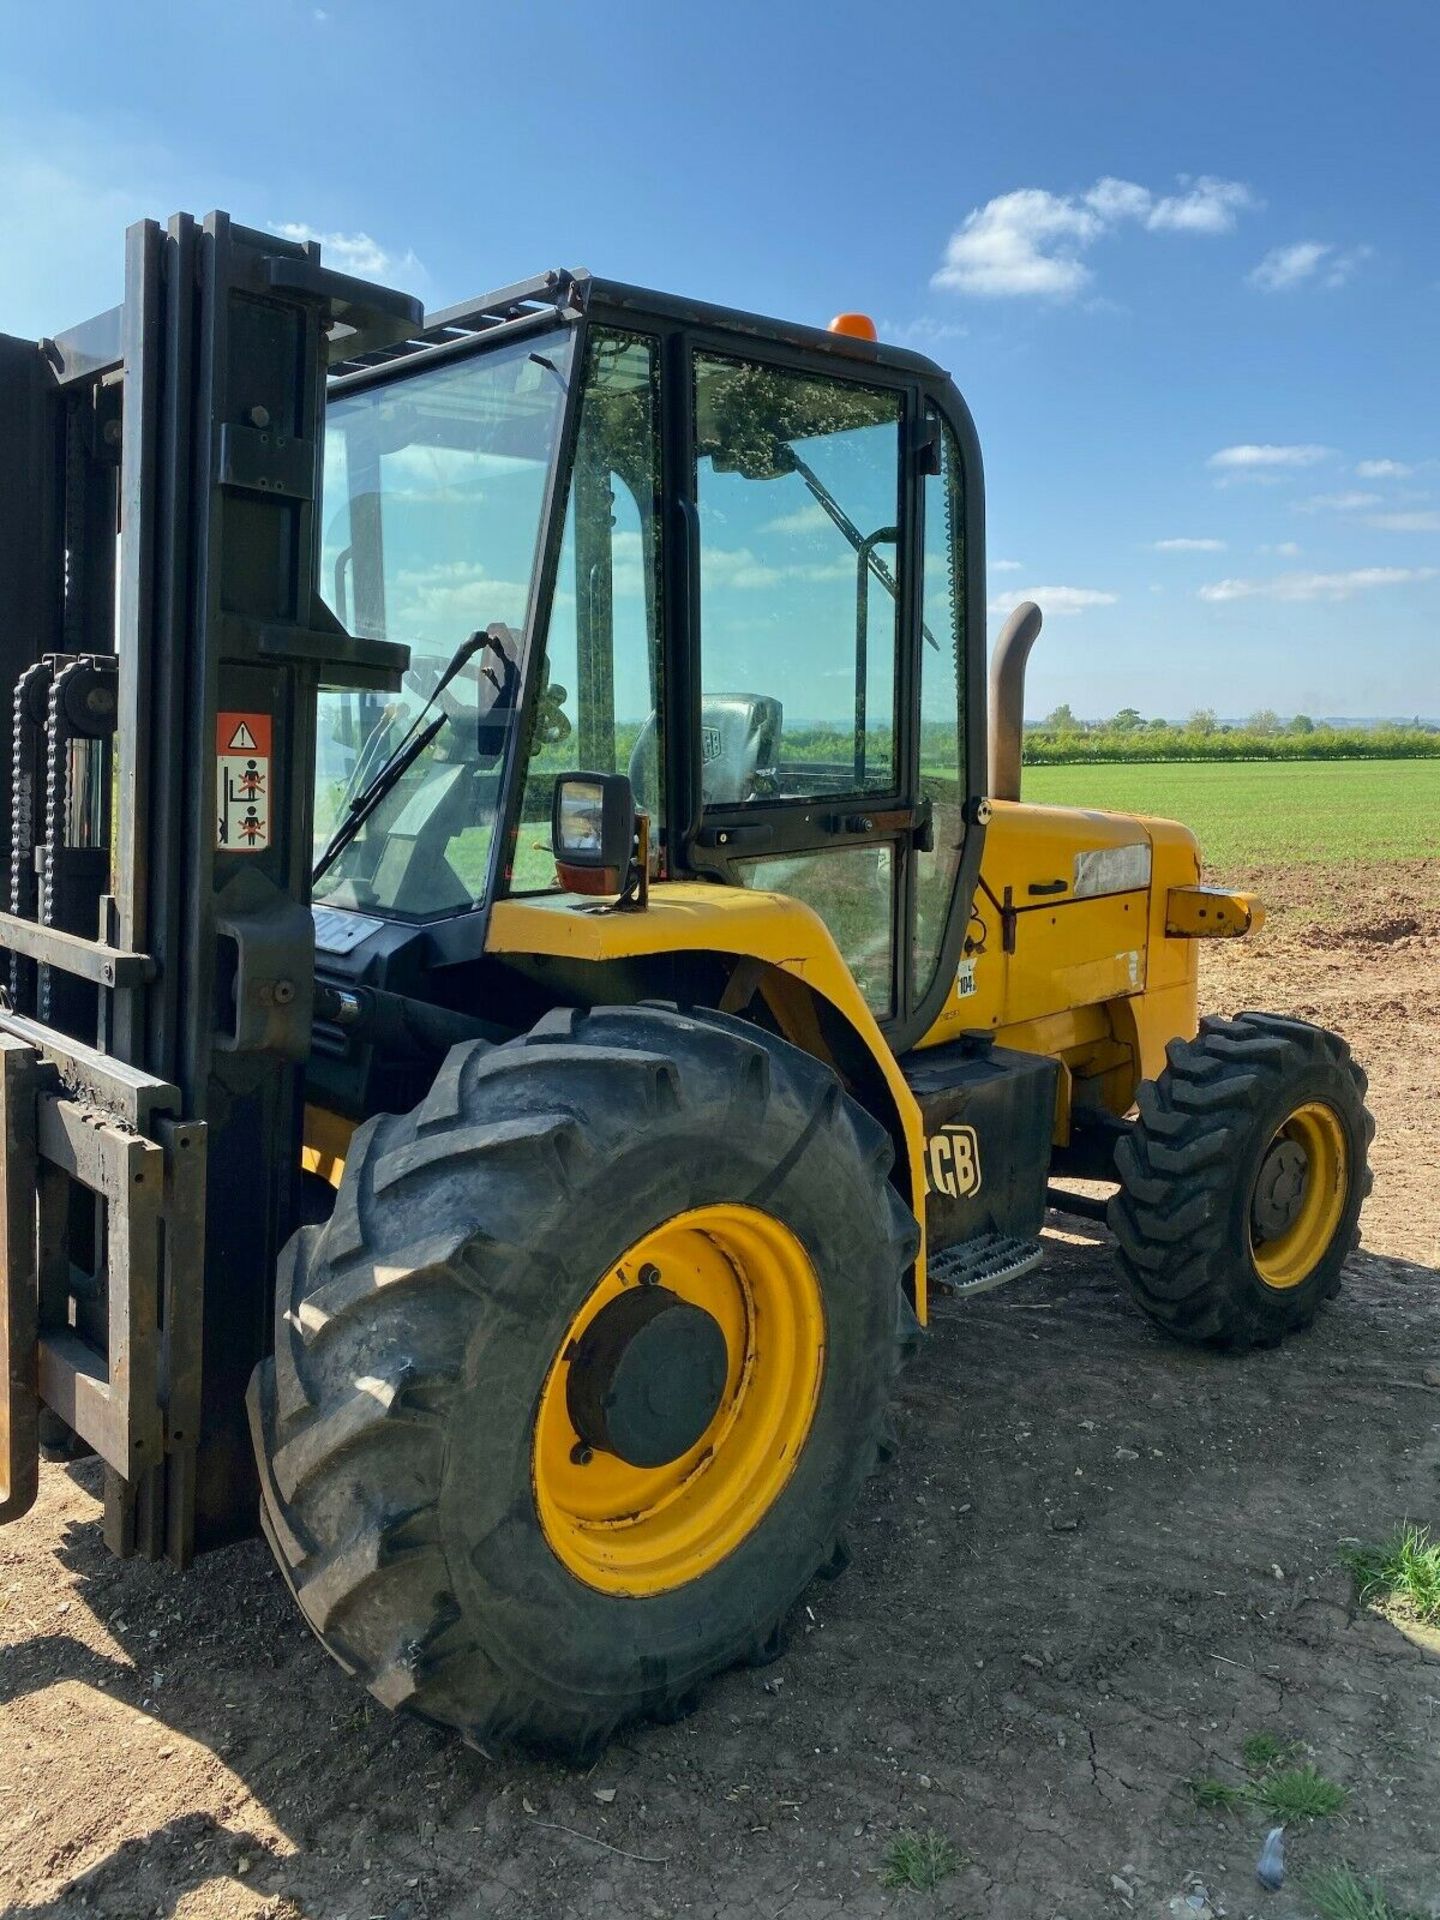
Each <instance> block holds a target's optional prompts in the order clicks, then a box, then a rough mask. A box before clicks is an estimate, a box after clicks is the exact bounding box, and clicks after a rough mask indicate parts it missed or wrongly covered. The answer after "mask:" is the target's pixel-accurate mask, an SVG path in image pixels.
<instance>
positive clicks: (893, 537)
mask: <svg viewBox="0 0 1440 1920" xmlns="http://www.w3.org/2000/svg"><path fill="white" fill-rule="evenodd" d="M900 425H901V400H900V397H899V395H898V394H896V393H894V392H889V391H886V390H883V389H877V388H871V387H865V386H859V385H852V384H851V383H850V382H848V381H840V380H831V379H826V378H824V377H822V376H819V375H815V374H811V373H796V372H792V371H790V370H788V369H786V368H781V367H774V366H769V365H765V364H761V363H758V362H754V361H744V360H736V359H729V358H724V357H721V356H718V355H709V354H697V356H696V359H695V434H696V475H695V483H696V502H697V506H698V510H699V517H700V659H701V714H700V724H701V738H700V746H701V762H702V769H701V790H702V798H703V800H704V803H705V804H706V805H707V806H718V807H724V806H735V805H743V804H745V803H747V802H751V801H758V802H764V801H770V800H805V799H809V798H812V797H814V796H816V795H825V794H837V795H839V794H854V795H863V794H871V793H885V792H888V791H890V790H892V789H893V788H894V786H895V784H896V759H895V688H896V672H895V660H896V648H897V644H898V636H899V606H898V592H897V586H896V579H897V542H898V539H899V534H898V526H899V508H900V492H899V481H900Z"/></svg>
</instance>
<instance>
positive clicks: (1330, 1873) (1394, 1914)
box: [1304, 1866, 1423, 1920]
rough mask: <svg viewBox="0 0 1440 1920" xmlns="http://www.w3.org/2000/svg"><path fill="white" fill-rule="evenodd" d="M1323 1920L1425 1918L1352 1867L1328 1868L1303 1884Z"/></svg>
mask: <svg viewBox="0 0 1440 1920" xmlns="http://www.w3.org/2000/svg"><path fill="white" fill-rule="evenodd" d="M1304 1893H1305V1897H1306V1898H1307V1899H1308V1900H1309V1901H1310V1902H1311V1904H1312V1905H1313V1906H1314V1907H1315V1910H1316V1912H1317V1913H1318V1914H1319V1916H1320V1920H1423V1916H1421V1915H1420V1914H1417V1913H1413V1912H1410V1911H1405V1912H1402V1911H1401V1909H1400V1908H1399V1907H1396V1906H1392V1905H1391V1903H1390V1901H1389V1900H1387V1899H1386V1897H1385V1892H1384V1889H1383V1888H1382V1887H1381V1885H1380V1882H1379V1881H1378V1880H1361V1879H1360V1878H1359V1876H1358V1875H1357V1874H1356V1873H1355V1871H1354V1869H1353V1868H1352V1867H1345V1866H1341V1867H1326V1868H1324V1869H1323V1870H1322V1871H1321V1872H1319V1873H1314V1874H1311V1876H1310V1877H1309V1879H1307V1880H1306V1881H1305V1883H1304Z"/></svg>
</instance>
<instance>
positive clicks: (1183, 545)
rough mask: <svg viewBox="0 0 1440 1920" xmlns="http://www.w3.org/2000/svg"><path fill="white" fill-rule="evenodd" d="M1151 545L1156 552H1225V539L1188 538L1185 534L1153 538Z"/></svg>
mask: <svg viewBox="0 0 1440 1920" xmlns="http://www.w3.org/2000/svg"><path fill="white" fill-rule="evenodd" d="M1150 545H1151V547H1152V548H1153V549H1154V551H1155V552H1156V553H1223V552H1224V551H1225V542H1224V541H1223V540H1188V539H1186V538H1185V537H1184V535H1180V536H1178V537H1177V538H1176V539H1174V540H1152V541H1151V542H1150Z"/></svg>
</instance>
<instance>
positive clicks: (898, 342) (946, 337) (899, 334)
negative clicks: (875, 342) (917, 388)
mask: <svg viewBox="0 0 1440 1920" xmlns="http://www.w3.org/2000/svg"><path fill="white" fill-rule="evenodd" d="M876 331H877V333H878V334H879V335H880V338H881V339H882V340H884V341H886V342H887V343H888V344H889V345H890V346H892V347H914V348H916V349H917V350H918V351H919V352H921V353H924V352H925V351H926V350H927V348H930V347H939V346H943V345H944V344H945V343H946V342H947V341H950V340H964V339H967V338H968V337H969V333H970V329H969V328H968V327H962V326H961V325H960V324H959V323H958V321H953V320H935V319H932V318H931V316H930V315H929V314H928V313H922V314H921V315H920V316H919V318H918V319H915V320H882V321H881V322H880V324H879V326H878V327H877V328H876Z"/></svg>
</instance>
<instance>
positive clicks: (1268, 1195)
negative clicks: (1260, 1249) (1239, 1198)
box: [1250, 1139, 1310, 1240]
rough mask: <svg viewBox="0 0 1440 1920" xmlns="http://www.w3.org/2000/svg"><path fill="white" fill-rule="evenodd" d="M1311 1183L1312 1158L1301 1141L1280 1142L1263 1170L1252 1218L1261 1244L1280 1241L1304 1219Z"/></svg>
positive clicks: (1253, 1205) (1261, 1168)
mask: <svg viewBox="0 0 1440 1920" xmlns="http://www.w3.org/2000/svg"><path fill="white" fill-rule="evenodd" d="M1309 1183H1310V1156H1309V1155H1308V1154H1307V1153H1306V1151H1305V1149H1304V1147H1303V1146H1301V1144H1300V1142H1299V1141H1298V1140H1288V1139H1280V1140H1276V1141H1275V1142H1274V1144H1273V1145H1272V1146H1271V1148H1270V1151H1269V1152H1268V1153H1267V1154H1266V1156H1265V1158H1264V1160H1263V1162H1262V1163H1261V1166H1260V1175H1259V1178H1258V1179H1257V1180H1256V1182H1255V1198H1254V1199H1253V1201H1252V1202H1251V1206H1250V1218H1251V1222H1252V1224H1253V1226H1254V1229H1255V1232H1256V1234H1257V1235H1258V1237H1259V1238H1260V1239H1261V1240H1278V1239H1279V1238H1280V1236H1281V1234H1283V1233H1287V1232H1288V1231H1289V1230H1290V1228H1291V1227H1293V1226H1294V1224H1295V1222H1296V1221H1297V1220H1298V1219H1299V1218H1300V1213H1301V1209H1302V1208H1303V1207H1304V1205H1305V1194H1306V1190H1307V1188H1308V1186H1309Z"/></svg>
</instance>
